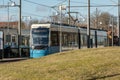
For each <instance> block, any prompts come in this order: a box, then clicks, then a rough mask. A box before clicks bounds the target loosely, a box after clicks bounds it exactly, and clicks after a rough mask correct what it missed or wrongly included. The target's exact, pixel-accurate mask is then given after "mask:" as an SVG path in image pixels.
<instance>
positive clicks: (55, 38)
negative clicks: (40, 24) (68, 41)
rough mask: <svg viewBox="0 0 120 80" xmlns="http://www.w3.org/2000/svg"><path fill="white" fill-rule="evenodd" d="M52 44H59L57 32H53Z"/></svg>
mask: <svg viewBox="0 0 120 80" xmlns="http://www.w3.org/2000/svg"><path fill="white" fill-rule="evenodd" d="M51 46H59V42H58V33H57V32H51Z"/></svg>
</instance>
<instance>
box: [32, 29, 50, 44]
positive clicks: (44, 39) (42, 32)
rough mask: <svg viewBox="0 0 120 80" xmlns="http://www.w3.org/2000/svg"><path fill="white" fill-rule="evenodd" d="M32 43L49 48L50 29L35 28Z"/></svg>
mask: <svg viewBox="0 0 120 80" xmlns="http://www.w3.org/2000/svg"><path fill="white" fill-rule="evenodd" d="M32 39H33V40H32V41H33V45H34V46H35V45H36V46H48V42H49V29H48V28H34V29H32Z"/></svg>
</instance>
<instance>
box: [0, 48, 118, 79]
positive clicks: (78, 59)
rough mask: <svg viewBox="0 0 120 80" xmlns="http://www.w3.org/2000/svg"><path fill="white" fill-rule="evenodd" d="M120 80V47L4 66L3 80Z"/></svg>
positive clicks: (0, 66)
mask: <svg viewBox="0 0 120 80" xmlns="http://www.w3.org/2000/svg"><path fill="white" fill-rule="evenodd" d="M102 79H103V80H120V47H109V48H98V49H81V50H76V51H75V50H73V51H68V52H63V53H59V54H52V55H49V56H45V57H42V58H40V59H29V60H26V61H19V62H12V63H3V64H0V80H102Z"/></svg>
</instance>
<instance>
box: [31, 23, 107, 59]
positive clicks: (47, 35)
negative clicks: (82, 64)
mask: <svg viewBox="0 0 120 80" xmlns="http://www.w3.org/2000/svg"><path fill="white" fill-rule="evenodd" d="M60 32H61V34H62V35H61V45H62V51H65V50H71V49H79V48H84V47H87V29H86V28H76V27H74V26H67V25H60V24H52V23H46V24H33V25H32V26H31V31H30V47H31V48H30V57H31V58H39V57H42V56H45V55H48V54H51V53H56V52H59V51H60ZM96 32H97V33H96ZM90 42H91V43H90V46H91V47H95V46H96V45H97V46H104V45H107V32H106V31H104V30H95V29H91V30H90Z"/></svg>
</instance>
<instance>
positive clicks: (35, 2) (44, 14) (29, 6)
mask: <svg viewBox="0 0 120 80" xmlns="http://www.w3.org/2000/svg"><path fill="white" fill-rule="evenodd" d="M12 1H14V2H16V4H18V2H19V0H12ZM63 1H65V0H22V16H31V17H32V19H47V18H48V17H49V16H50V15H51V14H53V13H55V12H56V11H55V10H54V9H52V8H50V7H49V6H59V5H60V3H61V2H63ZM87 1H88V0H71V6H87ZM8 2H9V0H0V5H3V4H4V5H7V3H8ZM41 4H42V5H44V6H42V5H41ZM62 4H64V5H68V0H66V1H65V2H63V3H62ZM114 4H115V5H117V0H91V5H93V6H95V5H114ZM96 8H98V10H100V11H101V12H103V11H104V12H109V13H111V14H113V15H117V7H113V6H110V7H91V13H93V12H94V11H95V10H96ZM71 11H75V12H79V13H80V14H81V15H82V16H87V7H74V8H73V7H72V8H71ZM66 12H67V10H66ZM9 14H10V18H11V20H17V19H18V8H17V7H10V9H9ZM7 15H8V8H0V21H5V20H7Z"/></svg>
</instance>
